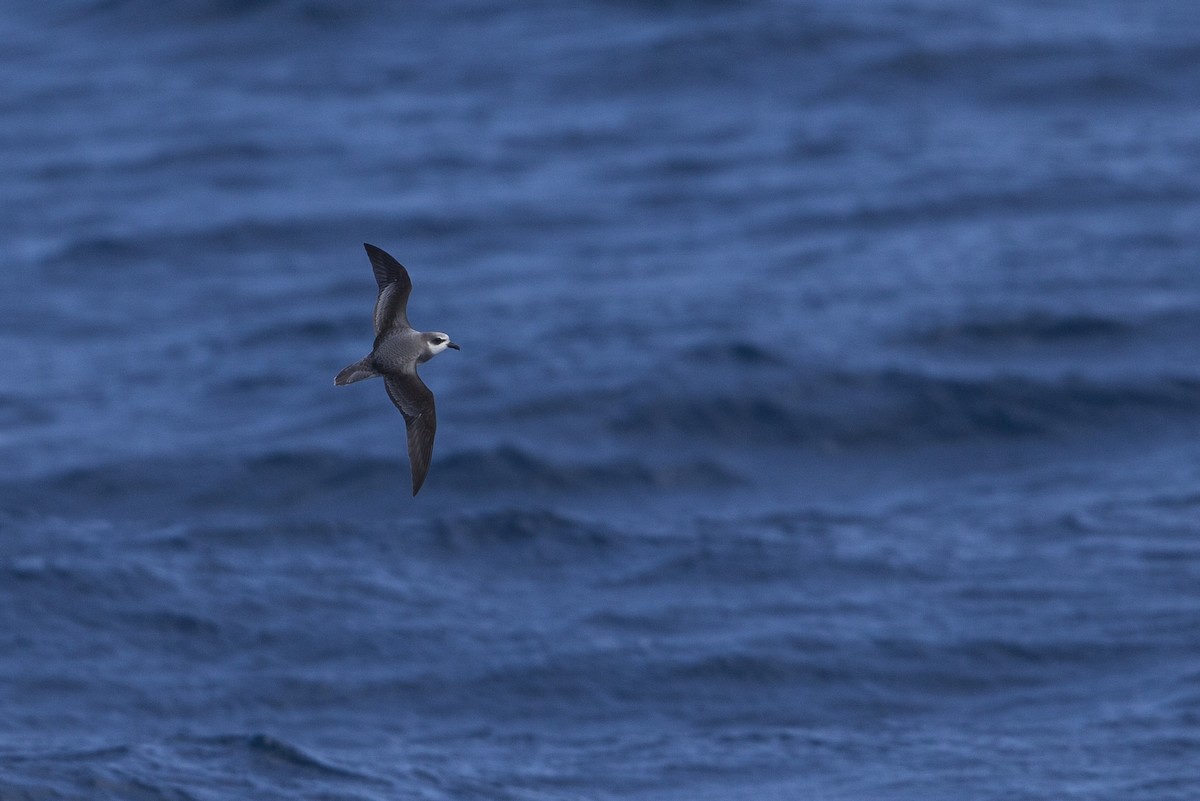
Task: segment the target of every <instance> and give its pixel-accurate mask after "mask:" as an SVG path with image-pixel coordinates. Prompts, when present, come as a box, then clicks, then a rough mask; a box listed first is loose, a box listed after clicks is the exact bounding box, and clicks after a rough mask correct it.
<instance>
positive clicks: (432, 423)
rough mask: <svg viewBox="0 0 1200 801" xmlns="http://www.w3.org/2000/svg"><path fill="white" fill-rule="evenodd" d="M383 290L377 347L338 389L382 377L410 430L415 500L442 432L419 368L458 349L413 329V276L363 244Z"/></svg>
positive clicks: (347, 372)
mask: <svg viewBox="0 0 1200 801" xmlns="http://www.w3.org/2000/svg"><path fill="white" fill-rule="evenodd" d="M363 247H365V248H366V249H367V256H369V257H370V259H371V269H372V270H374V271H375V282H376V283H377V284H379V297H378V298H376V299H375V346H374V347H373V348H372V349H371V352H370V353H369V354H367V355H366V356H364V357H363V358H361V359H359V360H358V361H356V362H355V363H354V364H351V365H349V366H347V367H346V368H345V369H343V370H342V371H341V372H340V373H338V374H337V377H336V378H334V379H333V383H334V384H336V385H337V386H339V387H340V386H343V385H345V384H353V383H354V382H355V381H362V380H363V379H364V378H374V377H375V376H377V375H379V376H383V386H384V388H385V389H387V394H388V397H389V398H391V399H392V403H394V404H396V408H397V409H399V410H400V414H402V415H404V425H405V426H406V427H407V428H408V459H409V462H410V464H411V465H412V486H413V495H414V496H415V495H416V494H417V491H418V490H419V489H421V485H422V484H424V483H425V474H426V473H428V472H429V459H430V457H431V456H432V455H433V435H434V433H435V432H436V431H437V415H436V414H435V413H434V408H433V393H432V392H430V391H429V387H427V386H425V382H424V381H422V380H421V377H420V376H419V375H417V365H418V364H424V363H425V362H427V361H429V360H430V359H432V358H433V357H434V356H437V355H438V354H439V353H441V352H442V351H444V350H445V349H446V348H454V349H455V350H458V349H459V348H458V345H455V344H454V343H453V342H451V341H450V337H449V336H447V335H446V334H443V333H442V332H441V331H414V330H413V327H412V326H411V325H409V324H408V296H409V295H410V294H411V293H412V279H410V278H409V277H408V270H405V269H404V266H403V265H402V264H400V262H398V261H396V260H395V259H393V258H392V257H391V256H389V255H388V254H387V253H385V252H383V251H382V250H380V249H379V248H377V247H375V246H374V245H367V244H364V245H363Z"/></svg>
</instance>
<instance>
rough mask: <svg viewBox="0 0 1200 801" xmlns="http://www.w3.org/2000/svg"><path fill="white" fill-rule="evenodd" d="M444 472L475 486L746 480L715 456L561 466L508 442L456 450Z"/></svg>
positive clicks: (580, 487)
mask: <svg viewBox="0 0 1200 801" xmlns="http://www.w3.org/2000/svg"><path fill="white" fill-rule="evenodd" d="M437 470H438V473H439V475H441V476H442V477H443V478H442V480H443V481H446V482H448V483H450V484H453V485H454V486H457V487H460V488H465V489H470V490H489V491H495V490H529V491H533V490H559V491H577V492H580V491H586V490H594V489H605V488H615V489H648V490H649V489H704V488H711V487H720V486H729V485H731V484H732V485H736V484H741V483H744V482H743V480H742V478H741V477H740V476H738V475H737V474H736V473H734V472H733V471H731V470H729V469H727V468H725V467H722V466H721V465H720V464H718V463H716V462H714V461H711V460H698V461H691V462H683V463H676V464H669V465H664V466H652V465H649V464H647V463H645V462H643V461H639V460H636V459H621V460H614V461H604V462H593V463H575V464H562V463H556V462H553V461H550V460H548V459H543V458H540V457H537V456H534V455H533V454H532V453H530V452H529V451H526V450H522V449H520V448H517V447H514V446H511V445H503V446H499V447H496V448H491V449H487V450H467V451H459V452H456V453H452V454H450V455H449V456H446V457H444V458H442V459H441V460H440V461H439V462H438V463H437Z"/></svg>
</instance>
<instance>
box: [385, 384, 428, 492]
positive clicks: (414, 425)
mask: <svg viewBox="0 0 1200 801" xmlns="http://www.w3.org/2000/svg"><path fill="white" fill-rule="evenodd" d="M383 384H384V386H385V387H387V394H388V397H389V398H391V399H392V403H394V404H396V408H397V409H399V410H400V414H402V415H404V425H405V427H407V428H408V461H409V464H411V465H412V483H413V495H414V496H415V495H416V494H417V491H418V490H420V489H421V485H422V484H424V483H425V474H426V473H428V472H429V460H430V459H431V458H432V457H433V435H434V434H435V433H437V414H436V412H435V411H434V408H433V393H432V392H431V391H430V390H429V387H427V386H425V382H424V381H422V380H421V377H420V376H419V375H417V374H416V372H415V371H414V372H411V373H400V374H397V375H389V376H386V377H385V378H384V382H383Z"/></svg>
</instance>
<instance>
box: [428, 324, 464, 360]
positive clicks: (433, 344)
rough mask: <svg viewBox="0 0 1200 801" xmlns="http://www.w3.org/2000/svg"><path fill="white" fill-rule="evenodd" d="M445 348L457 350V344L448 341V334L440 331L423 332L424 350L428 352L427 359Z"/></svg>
mask: <svg viewBox="0 0 1200 801" xmlns="http://www.w3.org/2000/svg"><path fill="white" fill-rule="evenodd" d="M446 348H454V349H455V350H458V349H459V348H458V345H455V344H454V343H453V342H451V341H450V336H449V335H448V334H443V333H442V332H441V331H430V332H429V333H427V334H425V352H426V353H427V354H428V355H427V356H426V358H427V359H432V358H433V357H434V356H437V355H438V354H439V353H441V352H442V351H444V350H445V349H446Z"/></svg>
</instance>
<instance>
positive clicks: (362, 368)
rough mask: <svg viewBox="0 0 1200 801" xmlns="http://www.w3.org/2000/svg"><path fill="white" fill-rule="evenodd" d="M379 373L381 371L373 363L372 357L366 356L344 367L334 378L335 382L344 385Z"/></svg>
mask: <svg viewBox="0 0 1200 801" xmlns="http://www.w3.org/2000/svg"><path fill="white" fill-rule="evenodd" d="M377 375H379V372H378V371H377V370H376V369H375V367H374V365H372V364H371V357H370V356H364V357H363V358H361V359H359V360H358V361H356V362H355V363H354V364H350V365H347V366H346V367H343V368H342V371H341V372H340V373H338V374H337V377H336V378H334V379H333V383H335V384H337V385H338V386H339V387H342V386H345V385H346V384H353V383H354V382H355V381H362V380H363V379H364V378H374V377H375V376H377Z"/></svg>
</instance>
